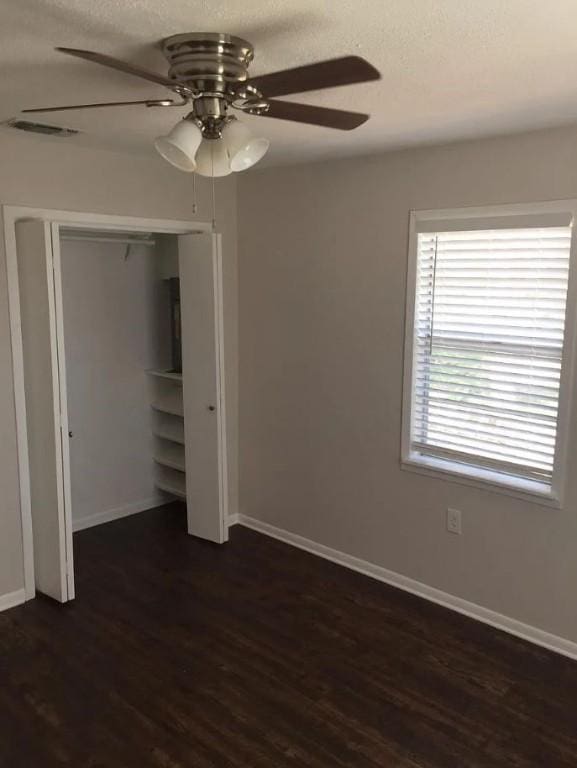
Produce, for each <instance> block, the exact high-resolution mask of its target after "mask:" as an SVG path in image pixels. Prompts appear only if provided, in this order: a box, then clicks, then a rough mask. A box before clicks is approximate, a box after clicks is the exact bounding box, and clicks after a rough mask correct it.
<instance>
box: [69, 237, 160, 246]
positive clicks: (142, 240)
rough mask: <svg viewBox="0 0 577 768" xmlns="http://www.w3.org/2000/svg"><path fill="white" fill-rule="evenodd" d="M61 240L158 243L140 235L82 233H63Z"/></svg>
mask: <svg viewBox="0 0 577 768" xmlns="http://www.w3.org/2000/svg"><path fill="white" fill-rule="evenodd" d="M60 239H61V240H74V241H76V242H79V243H116V244H118V245H148V246H154V245H156V240H144V239H143V238H138V237H132V238H130V237H124V238H120V237H106V235H94V236H89V237H84V236H82V235H61V236H60Z"/></svg>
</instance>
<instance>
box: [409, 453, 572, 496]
mask: <svg viewBox="0 0 577 768" xmlns="http://www.w3.org/2000/svg"><path fill="white" fill-rule="evenodd" d="M401 469H403V470H408V471H410V472H416V473H417V474H421V475H426V476H428V477H434V478H437V479H439V480H445V481H447V482H453V483H459V484H460V485H469V486H473V487H474V488H481V489H483V490H488V491H493V492H494V493H500V494H503V495H505V496H513V497H515V498H517V499H522V500H523V501H528V502H530V503H532V504H539V505H541V506H545V507H553V508H555V509H560V508H561V501H560V499H559V497H558V496H557V494H556V493H555V492H554V490H553V489H552V488H551V487H550V486H548V485H544V484H541V483H538V482H536V481H532V480H524V479H521V478H515V477H509V476H507V475H503V474H501V473H499V472H495V471H493V470H490V469H483V468H481V467H468V466H463V465H461V464H457V463H456V462H454V461H450V460H449V459H441V458H437V457H434V456H423V455H421V454H410V455H409V456H408V457H406V458H404V459H402V461H401Z"/></svg>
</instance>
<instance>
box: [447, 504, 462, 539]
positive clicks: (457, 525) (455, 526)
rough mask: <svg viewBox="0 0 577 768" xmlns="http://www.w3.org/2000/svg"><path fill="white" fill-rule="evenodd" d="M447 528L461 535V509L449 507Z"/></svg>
mask: <svg viewBox="0 0 577 768" xmlns="http://www.w3.org/2000/svg"><path fill="white" fill-rule="evenodd" d="M447 530H448V531H449V533H456V534H457V536H460V535H461V534H462V533H463V526H462V522H461V510H460V509H451V508H450V507H449V509H447Z"/></svg>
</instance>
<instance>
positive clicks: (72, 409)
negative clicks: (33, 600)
mask: <svg viewBox="0 0 577 768" xmlns="http://www.w3.org/2000/svg"><path fill="white" fill-rule="evenodd" d="M16 248H17V262H18V281H19V294H20V315H21V327H22V352H23V369H24V371H23V372H24V390H25V404H26V432H27V456H28V464H29V466H28V469H29V477H30V514H31V524H32V525H31V527H32V534H33V553H34V554H33V557H34V578H35V588H36V589H37V590H38V591H40V592H43V593H45V594H47V595H49V596H51V597H54V598H55V599H57V600H59V601H61V602H65V601H66V600H69V599H72V598H73V597H74V595H75V587H74V568H73V562H74V558H73V536H72V533H73V532H74V531H80V530H82V529H85V528H88V527H92V526H96V525H101V524H105V523H109V522H111V521H114V520H117V519H119V518H122V517H125V516H128V515H132V514H137V513H139V512H141V511H144V510H146V509H151V508H153V507H158V506H162V505H165V504H170V505H172V504H174V505H183V504H184V505H186V519H187V525H186V529H184V526H183V535H186V534H187V533H188V534H191V535H196V536H200V537H203V538H207V539H209V540H211V541H215V542H218V543H223V542H224V541H226V539H227V526H226V518H227V506H228V484H227V465H226V421H225V398H224V351H223V339H222V316H223V308H222V267H221V253H220V238H219V236H217V235H214V234H209V233H206V232H197V233H186V234H185V233H183V234H179V233H178V232H174V233H173V232H166V231H155V230H154V229H153V228H151V229H150V230H144V229H142V228H138V229H127V228H122V229H115V228H107V227H97V228H95V227H93V226H81V225H78V224H76V223H75V224H74V225H70V224H69V223H68V224H66V223H57V222H52V223H49V222H46V221H42V220H27V221H19V222H17V223H16ZM172 509H174V507H172ZM170 510H171V506H167V514H169V513H170Z"/></svg>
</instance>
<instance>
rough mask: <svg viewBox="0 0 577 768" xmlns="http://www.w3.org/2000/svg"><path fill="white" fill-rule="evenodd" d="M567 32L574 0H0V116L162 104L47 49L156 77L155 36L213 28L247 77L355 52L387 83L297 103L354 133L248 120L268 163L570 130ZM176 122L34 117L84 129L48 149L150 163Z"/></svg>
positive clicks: (121, 113) (574, 99)
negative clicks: (319, 108) (235, 46)
mask: <svg viewBox="0 0 577 768" xmlns="http://www.w3.org/2000/svg"><path fill="white" fill-rule="evenodd" d="M576 30H577V0H548V2H543V0H242V2H241V0H235V2H230V0H229V2H226V0H225V1H224V2H221V3H220V5H219V4H218V3H217V2H216V0H210V2H208V1H207V0H200V1H197V2H194V0H162V2H159V0H123V2H119V0H90V2H88V0H84V1H79V0H6V1H5V2H3V3H2V4H1V7H0V36H1V45H0V120H6V119H7V118H10V117H13V116H15V115H17V114H18V112H19V110H20V109H22V108H24V107H27V106H44V105H58V104H73V103H75V102H76V103H79V102H82V101H100V100H102V101H113V100H122V99H140V98H149V97H150V98H159V97H162V96H163V95H164V94H165V91H164V89H163V88H162V87H157V86H155V85H153V84H150V85H147V84H146V82H144V81H140V80H139V79H137V78H133V77H130V76H129V75H125V74H122V73H119V72H114V71H112V70H110V71H108V70H106V69H104V68H102V67H99V66H97V65H95V64H90V63H87V62H83V61H80V60H74V59H72V58H69V57H66V56H64V55H62V54H58V53H56V52H55V51H54V50H53V48H54V46H56V45H63V46H69V47H75V48H88V49H92V50H98V51H101V52H103V53H108V54H110V55H112V56H116V57H118V58H123V59H126V60H129V61H133V62H135V63H137V64H140V65H142V66H144V67H147V68H149V69H154V70H157V71H159V72H163V73H164V72H166V64H165V61H164V58H163V56H162V54H161V52H160V50H159V45H158V44H159V41H160V40H161V39H162V38H163V37H166V36H168V35H171V34H175V33H179V32H189V31H219V32H229V33H231V34H235V35H240V36H241V37H244V38H246V39H248V40H249V41H250V42H252V43H253V44H254V45H255V47H256V57H255V61H254V63H253V65H252V67H251V72H252V73H253V74H259V73H264V72H269V71H273V70H277V69H282V68H285V67H291V66H296V65H299V64H305V63H308V62H312V61H316V60H319V59H324V58H332V57H335V56H340V55H346V54H352V53H354V54H359V55H362V56H364V57H365V58H366V59H368V60H369V61H370V62H371V63H372V64H374V65H375V66H376V67H377V68H378V69H379V70H380V71H381V73H382V76H383V79H382V80H381V81H380V82H376V83H369V84H366V85H361V86H350V87H349V86H347V87H344V88H338V89H334V90H331V91H323V92H322V93H320V92H319V93H309V94H306V95H302V96H300V97H298V96H296V95H295V96H294V97H293V98H294V100H297V101H303V102H309V103H317V104H320V105H325V106H333V107H337V108H338V107H340V108H345V109H353V110H358V111H363V112H364V111H367V112H370V113H371V115H372V118H371V120H370V121H369V122H368V123H367V124H366V125H364V126H362V127H361V128H359V129H357V130H356V131H353V132H351V133H346V132H340V131H332V130H329V129H324V128H317V127H313V126H310V127H308V126H302V125H297V124H293V123H287V122H283V121H279V120H271V119H263V118H260V119H259V118H254V117H252V118H247V119H248V120H249V122H250V123H251V124H253V125H255V126H257V125H258V128H259V130H260V131H261V132H262V133H263V134H265V135H267V136H268V137H269V138H270V139H271V141H272V147H271V151H270V152H269V156H268V158H267V160H266V162H267V164H269V165H273V164H277V163H287V162H296V161H303V160H308V159H315V158H323V157H329V156H346V155H353V154H355V153H367V152H371V151H375V150H379V149H386V148H391V147H402V146H408V145H411V144H417V143H430V142H437V141H448V140H454V139H461V138H466V137H472V136H482V135H490V134H498V133H506V132H510V131H515V130H525V129H532V128H540V127H545V126H550V125H558V124H562V123H567V122H573V121H577V82H576V80H575V72H577V34H576ZM180 114H181V111H180V110H178V111H177V110H176V109H174V110H172V109H169V110H167V109H165V110H160V109H158V110H155V109H146V108H144V107H142V108H139V107H127V108H124V109H120V108H118V109H111V110H105V109H103V110H91V111H85V112H78V113H76V112H69V113H63V114H60V115H45V116H39V119H41V120H44V121H45V122H51V123H53V124H60V125H66V126H69V127H72V128H77V129H80V130H81V131H82V132H83V133H82V135H81V136H79V137H75V138H74V139H66V140H64V139H51V140H52V141H69V142H75V143H81V144H88V145H92V146H101V147H109V148H115V149H121V150H125V151H129V152H138V153H147V152H149V153H152V152H153V150H152V149H151V141H152V139H153V137H154V136H156V135H158V134H159V133H162V132H164V131H166V130H167V129H169V128H170V127H171V126H172V124H174V123H175V122H176V120H177V118H178V117H179V116H180ZM3 130H6V129H3ZM34 140H36V141H47V140H49V139H42V138H36V137H34Z"/></svg>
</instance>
